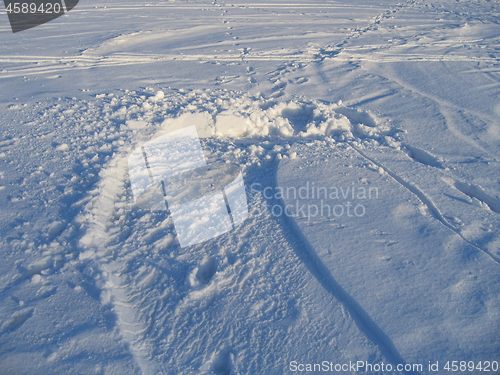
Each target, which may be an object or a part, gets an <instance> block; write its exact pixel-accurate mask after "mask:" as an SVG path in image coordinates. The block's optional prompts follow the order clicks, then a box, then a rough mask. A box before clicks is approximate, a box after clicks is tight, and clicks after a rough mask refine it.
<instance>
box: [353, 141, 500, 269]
mask: <svg viewBox="0 0 500 375" xmlns="http://www.w3.org/2000/svg"><path fill="white" fill-rule="evenodd" d="M349 145H350V146H351V147H352V148H353V149H354V150H355V151H356V152H357V153H358V154H359V155H361V156H362V157H363V158H365V159H366V160H369V161H370V162H372V163H373V164H375V165H377V166H378V167H380V168H382V169H383V170H384V171H385V172H386V173H387V174H388V175H389V176H391V177H392V178H393V179H394V180H395V181H396V182H397V183H399V184H400V185H401V186H403V187H404V188H405V189H407V190H408V191H410V192H411V193H412V194H414V195H415V196H417V198H418V199H419V200H420V201H421V202H422V203H423V204H425V205H426V207H427V208H428V209H429V211H430V212H431V213H432V216H434V218H435V219H437V220H438V221H439V222H440V223H441V224H443V225H444V226H445V227H446V228H448V229H450V230H452V231H453V232H455V233H456V234H457V235H458V236H459V237H460V238H461V239H462V240H463V241H464V242H466V243H468V244H469V245H471V246H472V247H474V248H475V249H477V250H479V251H482V252H483V253H485V254H486V255H488V256H489V257H490V258H491V259H492V260H493V261H494V262H496V263H497V264H499V265H500V258H498V257H497V256H496V255H494V254H492V253H491V252H490V251H489V250H487V249H483V248H482V247H479V246H478V245H476V244H474V243H472V242H471V241H469V240H468V239H467V238H465V237H464V236H463V234H462V233H460V231H459V230H458V229H457V228H455V227H454V226H453V225H452V224H450V223H449V222H448V220H446V218H445V217H444V216H443V214H441V212H440V211H439V209H438V208H437V207H436V205H435V204H434V202H433V201H432V199H431V198H429V197H428V196H427V195H426V194H425V193H424V192H423V191H422V190H420V189H419V188H418V187H417V186H415V185H413V184H411V183H410V182H408V181H406V180H405V179H403V178H402V177H400V176H398V175H397V174H396V173H394V172H393V171H391V170H390V169H388V168H387V167H385V166H384V165H383V164H381V163H380V162H378V161H376V160H375V159H373V158H370V157H369V156H368V155H366V154H365V153H363V152H362V151H361V150H360V149H358V148H357V147H356V146H354V144H352V143H351V142H349Z"/></svg>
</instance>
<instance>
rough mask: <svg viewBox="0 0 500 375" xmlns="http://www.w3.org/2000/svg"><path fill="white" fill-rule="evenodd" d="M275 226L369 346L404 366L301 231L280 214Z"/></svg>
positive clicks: (275, 177)
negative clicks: (343, 310) (348, 317)
mask: <svg viewBox="0 0 500 375" xmlns="http://www.w3.org/2000/svg"><path fill="white" fill-rule="evenodd" d="M278 165H279V163H276V164H275V165H274V166H273V167H272V168H273V171H272V175H273V181H272V183H273V184H274V186H272V188H273V189H274V188H275V187H277V186H279V185H278V174H277V172H278ZM267 202H268V204H269V205H271V206H270V207H273V206H274V205H276V204H279V205H280V206H281V208H282V210H283V211H282V212H285V202H284V201H283V199H277V198H275V197H273V198H271V199H268V200H267ZM275 218H276V220H277V221H278V222H279V224H280V225H281V226H282V228H284V231H283V232H284V236H285V238H286V239H287V241H288V243H289V244H290V246H291V247H292V248H293V250H294V252H295V254H296V255H297V257H298V258H299V259H300V260H301V261H302V262H303V263H304V265H305V266H306V267H307V269H308V270H309V272H311V273H312V275H313V276H314V277H315V278H316V280H318V282H319V283H320V284H321V286H323V288H325V290H326V291H327V292H328V293H330V294H331V295H332V296H333V297H334V298H335V299H336V300H338V301H339V302H340V303H342V305H343V306H344V307H345V308H346V310H347V311H348V312H349V314H350V316H351V317H352V319H353V320H354V322H355V324H356V326H357V327H358V328H359V330H360V331H361V332H362V333H363V334H364V335H365V336H366V337H367V338H368V339H369V340H370V341H371V342H372V343H373V344H375V345H376V346H377V347H378V348H379V349H380V351H381V352H382V354H383V355H384V356H385V357H386V359H387V360H388V361H389V362H391V364H392V365H393V367H394V368H395V367H396V365H398V364H402V365H403V367H404V365H405V364H406V362H405V360H404V359H403V357H402V356H401V355H400V354H399V352H398V350H397V349H396V347H395V346H394V343H393V342H392V340H391V338H390V337H389V336H388V335H387V334H386V333H385V332H384V331H383V330H382V329H381V328H380V327H379V326H378V325H377V323H375V322H374V321H373V319H372V318H371V317H370V316H369V315H368V313H367V312H366V311H365V310H364V309H363V307H361V305H360V304H359V303H358V302H357V301H356V300H355V299H354V298H353V297H352V296H351V295H349V293H347V292H346V291H345V290H344V289H343V288H342V287H341V286H340V284H339V283H338V282H337V281H336V280H335V278H334V277H333V276H332V274H331V272H330V270H329V269H328V267H326V266H325V264H324V263H323V262H322V260H321V258H320V257H319V256H318V254H317V253H316V251H315V250H314V248H313V246H312V245H311V244H310V243H309V241H308V239H307V238H306V236H305V235H304V234H303V233H302V230H301V229H300V227H299V226H298V224H297V223H296V221H295V219H294V218H293V217H290V216H287V215H280V216H278V217H275ZM402 373H404V374H408V375H418V374H419V373H418V372H415V371H402Z"/></svg>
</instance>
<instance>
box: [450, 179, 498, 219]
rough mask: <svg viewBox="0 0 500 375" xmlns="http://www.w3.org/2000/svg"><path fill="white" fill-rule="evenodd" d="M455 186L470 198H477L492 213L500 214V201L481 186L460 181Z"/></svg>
mask: <svg viewBox="0 0 500 375" xmlns="http://www.w3.org/2000/svg"><path fill="white" fill-rule="evenodd" d="M453 186H454V187H455V188H456V189H457V190H460V191H461V192H462V193H463V194H465V195H467V196H469V197H470V198H475V199H477V200H478V201H480V202H482V203H484V204H485V205H487V206H488V208H489V209H490V210H491V211H493V212H496V213H497V214H500V199H498V198H495V197H493V196H491V195H489V194H488V193H487V192H485V191H484V189H483V188H482V187H481V186H479V185H472V184H467V183H464V182H459V181H455V183H454V184H453Z"/></svg>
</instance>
